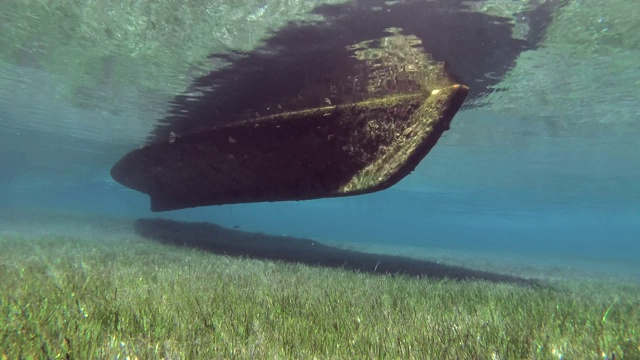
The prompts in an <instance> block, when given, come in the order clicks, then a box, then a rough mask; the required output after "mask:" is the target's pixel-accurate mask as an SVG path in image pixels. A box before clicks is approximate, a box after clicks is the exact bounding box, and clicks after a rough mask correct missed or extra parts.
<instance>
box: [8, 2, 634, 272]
mask: <svg viewBox="0 0 640 360" xmlns="http://www.w3.org/2000/svg"><path fill="white" fill-rule="evenodd" d="M302 3H304V2H301V4H302ZM488 3H489V4H490V3H491V2H488ZM494 3H495V4H496V7H497V8H502V7H504V9H503V10H502V12H500V11H498V13H500V14H502V15H504V16H506V15H510V16H511V15H514V14H517V13H519V11H516V9H510V8H509V6H511V5H508V4H506V2H494ZM543 3H544V2H543ZM548 3H549V4H551V3H552V2H548ZM12 4H13V5H15V6H18V8H15V7H14V8H11V6H12ZM16 4H18V3H14V2H12V1H9V2H6V3H5V4H4V5H0V13H4V14H9V15H5V19H4V21H5V22H4V24H5V25H0V38H1V39H2V44H4V46H5V47H4V48H3V49H4V50H2V52H3V53H0V124H1V125H2V126H1V127H0V168H1V169H2V170H1V172H0V207H2V209H3V210H4V211H5V212H12V211H13V210H16V211H17V210H20V211H23V210H24V209H39V210H41V209H46V210H47V211H51V212H56V211H64V212H69V211H71V212H78V213H85V214H86V213H90V214H96V215H97V216H98V215H100V216H103V215H107V216H119V217H128V218H132V219H134V218H138V217H156V216H162V217H167V218H172V219H177V220H182V221H208V222H213V223H217V224H220V225H223V226H228V227H238V228H239V229H241V230H246V231H257V232H264V233H268V234H277V235H281V234H287V235H291V236H299V237H305V238H312V239H316V240H318V241H322V240H325V241H329V242H339V243H359V244H365V245H388V246H395V247H419V248H424V249H427V250H425V251H428V249H440V250H442V251H448V252H450V253H451V254H455V253H456V252H465V253H478V254H480V253H482V254H493V255H494V257H493V259H494V261H496V262H499V261H501V259H508V258H511V257H519V256H522V257H527V258H529V259H530V260H532V261H533V260H536V259H539V260H540V261H547V259H553V260H552V261H553V262H555V263H557V264H562V263H563V262H565V261H567V262H568V261H574V260H576V259H579V260H580V261H582V262H583V264H584V266H585V267H588V266H589V264H611V265H612V266H613V267H615V265H620V264H625V266H624V270H619V271H629V272H635V273H637V274H638V273H640V269H639V268H640V264H636V263H637V259H639V258H640V241H639V240H640V142H638V141H637V138H638V134H639V133H640V123H638V119H639V118H640V113H639V112H638V104H640V97H639V95H638V93H637V88H638V86H639V85H640V67H639V66H638V65H637V61H635V60H633V59H638V58H640V48H639V45H638V44H640V40H638V33H640V32H635V33H633V32H630V31H628V29H633V28H634V27H636V28H637V20H634V19H635V18H633V17H629V16H628V15H627V14H628V13H629V7H631V8H632V9H635V11H636V14H637V13H638V11H639V10H638V5H636V4H633V2H628V1H627V2H624V1H622V0H619V1H612V2H607V5H606V6H605V7H599V5H600V4H599V3H598V1H595V0H594V1H577V0H575V1H568V2H566V3H563V5H564V6H558V7H557V8H556V7H554V8H553V9H554V10H553V11H556V12H557V14H556V15H557V16H556V17H555V22H554V23H552V24H546V26H548V29H547V31H546V32H545V33H543V34H540V36H541V37H542V40H541V42H540V43H539V44H538V45H537V46H536V47H532V49H530V50H528V51H526V52H523V53H522V54H520V55H519V57H518V58H517V61H516V62H515V64H514V67H513V68H512V69H511V70H509V71H506V72H505V73H504V74H503V75H502V76H501V78H500V79H498V80H499V81H497V82H496V84H494V85H492V88H493V89H494V90H496V89H497V90H500V91H490V92H489V95H488V96H487V98H486V99H484V100H485V104H484V105H483V106H481V107H468V108H465V109H464V110H462V111H461V112H460V113H459V114H458V115H457V116H456V118H455V119H454V121H453V124H452V129H451V130H450V131H448V132H446V133H445V135H444V136H443V138H442V139H441V140H440V142H439V143H438V145H437V146H436V147H435V148H434V150H433V151H432V152H431V153H430V154H429V155H428V156H427V157H426V158H425V159H424V160H423V161H422V163H421V164H420V166H419V167H418V168H417V169H416V170H415V171H414V173H413V174H411V175H410V176H408V177H407V178H405V179H404V180H402V181H401V182H400V183H399V184H397V185H396V186H394V187H392V188H391V189H388V190H385V191H382V192H379V193H375V194H370V195H363V196H356V197H349V198H337V199H320V200H312V201H300V202H280V203H257V204H240V205H225V206H214V207H202V208H195V209H186V210H179V211H172V212H167V213H161V214H156V213H151V212H150V211H149V202H148V198H147V196H145V195H143V194H140V193H137V192H135V191H133V190H129V189H126V188H124V187H122V186H121V185H119V184H117V183H115V182H114V181H113V180H112V179H110V177H109V169H110V167H111V166H112V165H113V163H114V162H115V161H117V160H118V159H119V158H120V157H121V156H122V155H124V154H125V153H127V152H128V151H130V150H133V149H135V148H137V147H138V146H140V145H141V144H142V143H143V142H144V139H145V138H146V136H147V135H148V134H149V133H150V132H151V131H152V129H153V126H154V125H155V124H157V121H158V119H160V118H161V117H162V116H163V114H164V112H165V111H166V110H167V109H168V103H169V101H170V100H171V98H172V96H173V95H175V94H177V93H179V92H180V91H179V89H183V88H184V86H185V85H186V84H188V82H189V81H190V80H191V79H192V78H195V77H196V75H202V74H203V73H204V72H206V71H208V70H202V69H199V68H198V66H200V65H197V64H200V63H199V62H198V61H200V62H202V61H204V60H205V59H206V55H207V54H208V53H213V52H215V50H218V51H221V50H229V49H233V48H239V49H242V50H245V51H249V50H251V49H252V47H254V46H258V44H259V43H258V41H259V39H261V38H267V37H268V36H269V33H268V32H266V31H265V29H266V28H269V29H277V28H278V26H283V24H285V20H288V19H297V18H305V16H307V14H308V11H309V10H310V9H311V8H313V6H311V5H312V4H311V2H309V3H308V5H305V6H302V5H301V7H300V8H296V9H289V10H288V11H290V13H287V12H286V11H284V12H282V13H281V14H280V15H279V16H281V17H282V18H281V19H279V21H276V20H273V17H270V18H268V19H267V17H266V16H267V15H264V16H265V18H264V19H262V20H263V22H262V23H261V22H260V21H261V18H260V16H263V14H264V13H265V11H266V12H268V11H269V10H268V9H266V8H264V7H259V6H258V7H256V5H255V4H253V3H250V2H247V3H246V4H244V7H243V6H239V7H238V10H237V12H238V13H239V14H240V13H241V15H242V14H244V13H246V14H244V15H242V16H244V17H245V18H247V19H249V20H246V21H248V22H249V23H248V24H249V25H246V24H245V25H242V24H240V25H239V24H235V23H233V22H231V20H229V19H227V18H224V19H226V20H222V21H223V22H224V21H228V25H229V26H227V27H226V28H225V31H223V32H221V31H222V30H220V29H219V28H217V27H216V31H217V32H215V34H214V35H213V36H214V37H217V39H218V40H219V41H221V42H225V44H224V46H223V45H220V44H217V43H216V44H214V43H211V42H209V43H207V44H209V45H210V46H211V49H201V52H202V53H201V54H199V53H198V52H197V51H195V50H194V49H198V47H197V46H201V45H202V43H203V41H204V40H203V39H193V42H194V43H193V47H192V48H190V49H188V50H189V51H191V52H188V51H187V50H185V49H182V48H181V49H178V50H179V51H182V52H179V51H178V50H176V52H175V53H174V52H171V51H172V49H173V48H172V47H171V45H172V44H175V39H173V40H171V41H169V40H167V41H165V42H163V39H162V38H159V37H153V36H149V37H145V36H142V35H141V33H140V32H139V31H137V30H136V29H135V28H132V30H131V33H130V34H129V35H130V38H129V39H128V40H120V41H121V42H119V43H118V44H120V45H122V47H120V48H118V47H115V46H113V47H109V46H111V45H113V44H111V43H109V42H108V41H106V40H104V41H103V40H101V39H98V38H96V39H93V40H91V39H89V38H90V37H89V36H85V37H73V36H72V37H70V38H69V39H66V38H65V36H66V35H68V34H65V33H60V34H58V35H56V33H55V31H62V30H61V29H60V28H56V27H55V25H51V26H54V27H53V28H47V26H48V25H46V24H39V25H38V26H39V27H37V26H36V27H30V26H29V24H30V23H29V21H30V20H29V19H28V18H27V17H24V16H23V15H21V14H22V13H21V12H20V11H18V10H16V9H19V6H23V5H20V4H18V5H16ZM3 6H5V7H6V8H4V9H3ZM24 6H32V8H31V11H32V12H33V13H34V14H37V13H38V11H41V10H42V9H38V8H37V5H24ZM86 6H87V10H89V11H99V10H98V9H93V8H91V7H90V5H86ZM265 6H266V5H265ZM274 6H275V5H274ZM478 6H480V5H478ZM501 6H502V7H501ZM513 6H515V5H513ZM555 6H557V4H556V5H555ZM487 8H491V7H487ZM2 10H4V12H3V11H2ZM485 10H486V9H485ZM8 11H11V12H10V13H9V12H8ZM229 11H231V10H229ZM243 11H244V13H243ZM496 11H497V10H496ZM56 14H57V13H54V14H53V15H52V16H54V17H55V16H56ZM492 14H493V16H497V15H496V13H495V11H494V13H492ZM58 15H59V14H58ZM241 15H238V16H241ZM616 15H617V16H616ZM220 16H223V15H220ZM514 16H515V15H514ZM223 17H224V16H223ZM250 17H252V18H250ZM243 19H244V18H243ZM251 19H253V20H251ZM516 19H517V16H516ZM111 20H113V19H111ZM91 21H94V20H91V19H88V20H86V22H87V24H88V23H91ZM104 21H105V23H104V24H99V23H92V24H93V25H94V26H107V25H108V24H106V23H108V21H110V20H109V19H107V20H104ZM191 21H193V23H191V24H189V23H186V25H184V28H183V29H182V31H183V32H185V33H186V32H189V31H196V30H197V31H201V30H202V26H205V25H206V24H204V23H202V22H200V23H199V22H198V21H199V20H198V19H196V18H191ZM518 21H520V22H518ZM518 21H516V25H515V26H516V27H515V30H514V36H515V35H517V31H525V30H522V29H523V28H522V27H523V26H524V25H523V24H522V19H521V20H518ZM549 21H551V20H549ZM234 24H235V25H234ZM18 25H19V26H18ZM85 25H86V24H85ZM9 26H12V28H11V29H9ZM112 26H115V25H112ZM131 26H134V25H131ZM189 26H192V28H189ZM211 26H216V25H211ZM234 26H235V27H234ZM527 26H533V23H527ZM114 28H115V27H114ZM116 29H117V28H116ZM9 30H11V31H9ZM120 30H122V29H119V30H118V31H120ZM52 31H53V32H54V33H53V34H51V32H52ZM78 31H80V30H78ZM87 31H88V30H87ZM114 31H115V30H114ZM122 31H124V30H122ZM234 31H235V32H234ZM243 31H244V32H243ZM225 34H226V35H225ZM154 36H160V35H157V34H156V35H154ZM167 36H168V35H167ZM634 37H635V38H634ZM65 39H66V40H65ZM98 40H100V41H103V42H102V43H99V44H97V42H98ZM205 40H206V39H205ZM92 41H95V42H92ZM172 41H174V42H172ZM130 42H132V43H133V45H131V44H130ZM205 43H206V42H205ZM145 44H147V45H149V48H153V46H156V48H161V50H162V51H160V50H158V51H159V52H158V53H152V52H151V51H152V50H148V51H149V53H148V54H146V55H148V56H146V55H145V56H142V55H140V56H138V55H137V54H138V52H136V51H142V52H143V51H147V50H144V49H146V48H144V46H143V45H145ZM152 45H153V46H152ZM185 46H186V45H185ZM215 46H218V48H217V49H216V48H215ZM452 46H455V44H454V45H452ZM139 48H140V49H139ZM141 49H143V50H141ZM154 49H155V48H154ZM163 51H164V52H163ZM158 54H165V56H166V58H171V59H173V58H172V57H175V59H176V62H178V63H182V62H184V63H190V64H192V66H191V67H189V69H184V68H180V67H179V66H178V67H176V66H174V65H175V64H173V63H171V62H170V61H169V60H167V61H166V63H163V62H162V61H161V60H159V57H155V56H156V55H158ZM179 56H182V58H180V57H179ZM469 56H473V54H470V55H469ZM73 59H78V60H77V62H76V63H74V62H73V61H72V60H73ZM96 59H98V60H96ZM181 61H182V62H181ZM49 63H56V66H53V65H52V66H47V64H49ZM60 63H62V64H67V65H66V66H64V65H62V66H61V65H60ZM74 64H75V65H74ZM153 69H156V70H157V73H153V72H152V70H153ZM194 69H195V70H194ZM195 73H197V74H195ZM490 77H491V75H490V74H487V79H488V78H490ZM152 78H153V79H155V80H157V82H154V81H152V80H151V79H152ZM129 80H131V82H128V81H129ZM143 80H148V83H144V84H143V82H144V81H143ZM479 83H480V82H478V84H479ZM469 85H470V86H471V88H472V89H473V86H474V84H469ZM477 86H480V85H477ZM634 89H636V90H634ZM8 228H9V225H5V229H4V231H8ZM56 231H57V230H56ZM96 236H98V235H96ZM628 264H631V265H637V266H636V267H635V268H634V267H633V266H627V265H628Z"/></svg>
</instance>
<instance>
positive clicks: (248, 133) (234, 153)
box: [111, 85, 468, 211]
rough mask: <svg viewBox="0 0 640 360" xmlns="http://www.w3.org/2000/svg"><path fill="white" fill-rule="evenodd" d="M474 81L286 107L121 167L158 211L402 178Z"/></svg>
mask: <svg viewBox="0 0 640 360" xmlns="http://www.w3.org/2000/svg"><path fill="white" fill-rule="evenodd" d="M467 93H468V88H467V87H465V86H462V85H455V86H451V87H447V88H444V89H440V90H436V91H432V92H431V93H427V94H411V95H397V96H393V97H387V98H380V99H374V100H367V101H363V102H359V103H354V104H348V105H338V106H327V107H322V108H316V109H310V110H303V111H297V112H290V113H283V114H278V115H273V116H268V117H262V118H257V119H252V120H248V121H243V122H238V123H234V124H230V125H225V126H221V127H216V128H212V129H206V130H202V131H199V132H197V133H192V134H188V135H184V136H178V137H172V138H170V139H167V140H166V141H164V142H160V143H154V144H150V145H147V146H145V147H142V148H140V149H137V150H134V151H132V152H130V153H128V154H127V155H125V156H124V157H123V158H122V159H120V160H119V161H118V162H117V163H116V164H115V165H114V166H113V168H112V169H111V176H112V177H113V179H114V180H116V181H117V182H119V183H121V184H123V185H124V186H127V187H129V188H132V189H135V190H138V191H140V192H143V193H146V194H148V195H149V196H150V197H151V210H152V211H167V210H176V209H182V208H189V207H197V206H206V205H222V204H233V203H246V202H260V201H283V200H306V199H315V198H324V197H338V196H348V195H357V194H364V193H370V192H374V191H378V190H383V189H385V188H388V187H390V186H392V185H393V184H395V183H397V182H398V181H400V179H402V178H403V177H405V176H406V175H408V174H409V173H410V172H411V171H413V170H414V169H415V167H416V166H417V165H418V163H419V162H420V161H421V160H422V159H423V158H424V157H425V156H426V155H427V153H428V152H429V151H430V150H431V148H433V146H434V145H435V144H436V142H437V141H438V139H439V138H440V136H441V135H442V133H443V132H444V131H446V130H448V129H449V124H450V122H451V120H452V119H453V117H454V115H455V114H456V112H457V111H458V110H459V108H460V106H461V105H462V103H463V101H464V99H465V97H466V95H467Z"/></svg>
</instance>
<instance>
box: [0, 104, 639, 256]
mask: <svg viewBox="0 0 640 360" xmlns="http://www.w3.org/2000/svg"><path fill="white" fill-rule="evenodd" d="M488 121H492V122H494V123H495V124H497V125H495V127H496V128H495V131H496V132H498V133H500V132H501V128H500V126H501V124H504V123H505V122H506V120H505V119H503V120H502V121H497V120H496V118H490V117H488V116H487V114H485V113H482V112H474V111H468V112H465V113H462V114H460V115H459V116H458V117H457V118H456V120H455V121H454V125H453V128H452V130H451V131H449V132H448V133H446V134H445V137H444V138H443V139H442V141H441V143H440V144H438V146H436V148H435V149H434V150H433V152H432V153H431V154H430V155H429V156H427V157H426V158H425V159H424V161H423V162H422V163H421V165H420V166H419V167H418V169H416V171H415V172H414V173H413V174H412V175H410V176H408V177H407V178H406V179H404V180H403V181H402V182H400V183H399V184H398V185H397V186H395V187H392V188H391V189H388V190H385V191H382V192H378V193H374V194H369V195H362V196H355V197H348V198H333V199H320V200H312V201H300V202H276V203H256V204H239V205H225V206H213V207H201V208H194V209H186V210H180V211H173V212H167V213H151V212H150V211H149V210H148V208H149V201H148V198H147V196H146V195H142V194H139V193H136V192H134V191H131V190H128V189H125V188H124V187H122V186H120V185H119V184H117V183H114V182H112V181H110V180H108V177H107V176H106V173H107V172H108V170H109V168H108V164H105V166H104V168H103V170H102V171H104V173H105V176H104V178H103V181H95V179H90V178H86V177H84V178H83V177H79V178H77V180H76V181H70V180H69V179H68V178H65V179H64V180H62V179H61V180H58V181H59V182H58V183H57V182H56V179H55V178H53V177H50V178H48V179H47V180H48V181H47V182H46V184H42V185H34V186H33V187H31V188H22V189H21V188H19V186H18V185H19V182H14V183H13V184H10V185H7V186H4V187H3V188H2V192H1V193H0V196H1V197H2V198H3V205H5V206H9V207H15V208H22V207H37V208H63V209H70V210H75V211H83V212H89V213H103V214H112V215H118V216H128V217H156V216H161V217H168V218H172V219H177V220H183V221H208V222H213V223H217V224H220V225H223V226H228V227H234V226H237V227H239V228H240V229H242V230H246V231H257V232H265V233H269V234H276V235H283V234H286V235H290V236H299V237H307V238H314V239H316V240H319V241H321V240H323V239H324V240H328V241H339V242H359V243H369V244H371V243H375V244H393V245H400V246H402V245H409V246H421V247H430V248H433V247H435V248H442V249H451V250H464V251H486V252H505V253H520V254H531V255H532V256H540V257H544V256H551V255H552V256H554V257H560V258H562V257H566V258H584V259H593V261H599V260H606V261H615V260H616V259H620V260H621V261H629V260H630V261H633V260H635V259H638V258H640V241H638V240H640V221H639V219H640V204H639V203H638V201H637V195H636V194H637V187H638V185H637V183H636V182H635V180H634V179H633V178H631V179H629V177H630V175H634V174H635V172H636V171H637V168H636V167H635V166H639V167H640V165H639V164H638V160H637V159H636V157H635V154H634V153H629V152H626V153H624V154H626V155H624V154H622V155H621V154H619V153H617V152H618V150H619V149H617V148H616V147H615V146H612V147H611V148H610V149H609V151H603V150H602V149H597V148H596V149H595V150H594V147H593V145H592V141H591V140H589V141H587V140H582V139H579V138H558V139H551V138H544V137H542V136H541V137H539V138H537V139H532V140H531V141H532V142H534V144H533V145H531V147H532V148H533V149H535V146H536V144H535V143H536V142H537V143H539V144H544V145H545V149H544V152H546V153H557V154H559V156H557V157H555V158H548V157H547V158H545V157H544V156H542V157H535V156H533V155H532V154H531V152H530V151H525V150H523V149H511V150H510V151H504V149H501V148H500V147H498V146H495V145H493V144H492V142H495V141H494V140H485V141H481V140H480V142H479V143H476V144H475V145H474V147H475V148H476V149H483V150H482V153H480V151H478V152H477V156H473V151H474V150H473V149H472V148H465V147H461V146H454V145H455V144H453V143H454V142H455V141H456V138H457V137H464V136H465V134H467V133H473V132H479V131H482V129H483V127H484V126H485V125H486V122H488ZM454 134H455V136H452V135H454ZM503 136H504V137H505V139H504V140H505V141H507V140H508V139H507V138H508V137H510V136H511V137H513V136H516V135H508V134H503ZM518 136H519V135H518ZM25 145H28V146H31V147H37V146H38V144H25ZM626 148H627V149H628V147H626ZM567 149H569V150H567ZM596 150H597V151H596ZM568 151H574V153H570V152H568ZM591 153H597V154H599V157H600V158H599V159H597V161H598V162H599V163H601V166H600V167H594V168H589V164H590V163H591V162H592V161H594V160H593V158H592V156H591ZM580 154H588V155H589V156H586V158H585V157H583V156H581V155H580ZM517 164H520V166H517ZM24 165H25V166H27V167H28V165H29V164H24ZM567 169H571V172H573V173H572V174H567V171H566V170H567ZM104 179H106V180H104ZM571 181H576V183H575V184H570V182H571ZM567 182H569V184H568V185H567ZM16 186H18V188H16Z"/></svg>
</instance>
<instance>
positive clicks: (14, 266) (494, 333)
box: [0, 211, 640, 359]
mask: <svg viewBox="0 0 640 360" xmlns="http://www.w3.org/2000/svg"><path fill="white" fill-rule="evenodd" d="M0 225H1V227H0V246H1V247H2V249H3V251H2V252H1V254H0V267H1V269H2V276H0V284H1V287H2V289H3V291H2V292H1V293H0V311H2V314H3V315H2V317H0V322H1V326H0V356H1V357H2V358H3V359H18V358H23V359H26V358H43V359H47V358H49V359H58V358H63V359H217V358H225V359H227V358H239V359H243V358H265V359H266V358H291V359H302V358H317V359H349V358H350V359H356V358H358V359H364V358H390V359H395V358H397V359H411V358H414V359H605V358H606V359H612V358H613V356H614V355H613V354H615V358H616V359H638V358H640V271H638V268H637V265H635V266H636V267H635V268H633V267H632V266H631V264H616V263H615V262H611V263H610V264H605V263H593V262H592V263H588V262H583V261H579V260H575V261H574V262H571V263H570V262H568V261H563V260H561V259H552V258H547V259H531V258H528V259H523V258H517V257H515V256H509V255H508V254H504V253H503V254H491V253H484V254H479V253H459V252H452V251H445V250H442V249H429V248H410V249H409V248H391V247H385V248H382V247H377V248H376V247H373V246H367V245H363V244H357V243H354V244H340V245H338V244H331V243H330V242H328V241H325V242H323V246H324V245H326V246H331V247H332V248H333V249H337V248H340V249H342V250H344V251H346V252H347V253H348V254H351V253H353V252H359V253H363V252H366V253H368V254H369V255H371V254H386V255H389V254H391V255H394V256H408V255H411V257H413V258H414V260H415V261H424V262H425V264H426V263H429V264H436V265H437V264H442V266H443V267H442V268H440V269H445V270H446V269H452V268H455V269H458V270H460V269H466V270H468V271H469V274H478V272H482V273H483V274H485V273H486V274H500V275H501V276H509V277H510V279H525V280H526V281H515V280H514V281H511V280H505V281H500V280H499V279H498V280H496V279H491V278H486V279H478V278H474V277H470V278H469V279H467V280H464V279H460V278H459V277H458V278H456V277H455V276H451V277H450V276H448V275H447V273H446V272H434V273H432V274H429V273H424V274H421V275H419V276H409V275H402V274H398V273H391V272H383V271H377V270H380V269H381V267H380V266H378V268H377V269H375V271H358V270H353V269H351V268H349V267H348V266H346V265H345V266H326V264H325V265H320V266H313V265H310V264H309V263H308V262H305V261H306V260H304V257H300V259H302V260H301V261H297V260H296V258H295V257H292V258H290V259H287V261H284V260H275V261H274V260H269V258H268V257H265V258H262V259H261V258H260V256H259V254H249V256H250V257H249V256H242V255H240V254H238V253H236V254H233V255H230V254H231V253H233V248H230V249H228V251H225V250H224V248H215V249H214V248H210V249H208V250H207V249H205V248H204V247H203V246H194V244H195V245H198V244H196V243H193V242H192V243H189V239H187V240H185V243H184V244H182V245H180V246H178V245H177V244H176V243H174V244H167V243H166V241H158V238H155V239H154V238H153V237H151V236H149V234H146V236H145V237H142V236H140V235H139V234H140V231H138V234H136V232H134V230H133V229H134V227H135V226H136V224H135V222H134V219H126V218H115V217H108V216H103V215H89V214H73V213H61V212H48V211H29V212H26V211H25V212H23V213H18V212H15V211H11V212H9V211H2V212H0ZM185 226H187V225H185ZM223 230H224V229H223ZM224 231H227V232H224ZM224 231H223V232H221V234H226V235H224V236H231V235H233V234H235V235H234V236H236V235H237V236H241V234H242V232H239V231H235V230H232V229H226V230H224ZM234 231H235V232H234ZM245 234H246V233H245ZM254 235H255V234H254ZM224 236H221V237H219V238H218V239H217V240H212V241H218V240H219V241H220V242H219V243H218V244H225V238H224ZM246 236H248V238H249V239H250V238H251V236H253V235H250V234H249V235H246ZM238 239H240V237H239V238H238ZM281 240H282V239H281ZM289 240H292V239H289ZM292 241H295V240H292ZM300 241H308V240H301V239H300ZM199 244H200V245H202V244H201V243H199ZM227 244H228V243H227ZM318 245H320V244H318ZM280 246H282V243H280ZM214 251H215V252H214ZM216 252H217V253H216ZM220 252H226V253H227V254H226V255H224V254H221V253H220ZM283 252H286V248H285V249H283ZM341 254H344V253H341ZM290 255H295V254H293V253H291V254H290ZM341 256H342V255H341ZM380 256H384V255H380ZM383 259H384V258H383ZM445 264H446V265H445ZM616 266H618V268H616Z"/></svg>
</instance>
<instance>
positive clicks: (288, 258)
mask: <svg viewBox="0 0 640 360" xmlns="http://www.w3.org/2000/svg"><path fill="white" fill-rule="evenodd" d="M135 232H136V233H137V234H138V235H141V236H143V237H145V238H147V239H151V240H155V241H158V242H160V243H164V244H170V245H176V246H185V247H189V248H196V249H200V250H204V251H209V252H212V253H216V254H221V255H228V256H237V257H249V258H253V259H263V260H274V261H284V262H289V263H301V264H306V265H310V266H321V267H329V268H342V269H348V270H354V271H359V272H363V273H370V274H378V275H385V274H388V275H406V276H419V277H427V278H432V279H445V278H446V279H454V280H485V281H491V282H498V283H513V284H520V285H529V286H533V285H538V281H536V280H532V279H525V278H520V277H516V276H510V275H504V274H498V273H492V272H488V271H479V270H473V269H467V268H464V267H461V266H451V265H444V264H439V263H436V262H433V261H426V260H418V259H414V258H409V257H403V256H393V255H381V254H371V253H365V252H359V251H353V250H345V249H340V248H336V247H332V246H327V245H323V244H321V243H319V242H317V241H315V240H309V239H301V238H294V237H290V236H273V235H266V234H261V233H252V232H245V231H240V230H232V229H228V228H224V227H222V226H219V225H215V224H211V223H188V222H179V221H173V220H164V219H138V220H136V222H135Z"/></svg>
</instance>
